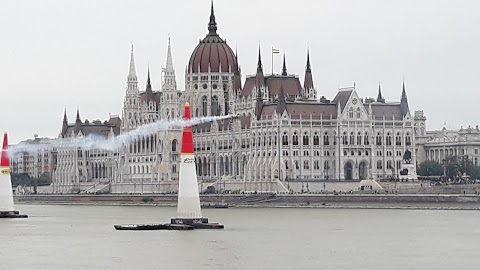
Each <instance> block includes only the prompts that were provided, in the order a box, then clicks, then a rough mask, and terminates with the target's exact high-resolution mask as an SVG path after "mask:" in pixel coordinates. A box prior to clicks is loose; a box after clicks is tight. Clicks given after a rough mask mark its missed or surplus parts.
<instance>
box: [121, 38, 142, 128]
mask: <svg viewBox="0 0 480 270" xmlns="http://www.w3.org/2000/svg"><path fill="white" fill-rule="evenodd" d="M139 97H140V91H139V89H138V78H137V71H136V69H135V56H134V53H133V45H132V50H131V52H130V66H129V70H128V76H127V89H126V94H125V100H124V101H123V119H122V130H123V131H128V130H130V129H133V128H135V127H136V125H137V123H138V122H139V119H140V98H139Z"/></svg>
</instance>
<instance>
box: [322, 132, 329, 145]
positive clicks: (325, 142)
mask: <svg viewBox="0 0 480 270" xmlns="http://www.w3.org/2000/svg"><path fill="white" fill-rule="evenodd" d="M323 145H330V140H329V137H328V132H326V131H325V134H323Z"/></svg>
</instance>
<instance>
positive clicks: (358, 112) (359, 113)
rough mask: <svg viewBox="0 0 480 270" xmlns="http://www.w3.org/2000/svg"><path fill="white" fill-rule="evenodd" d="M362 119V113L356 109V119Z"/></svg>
mask: <svg viewBox="0 0 480 270" xmlns="http://www.w3.org/2000/svg"><path fill="white" fill-rule="evenodd" d="M361 117H362V112H361V111H360V108H357V118H361Z"/></svg>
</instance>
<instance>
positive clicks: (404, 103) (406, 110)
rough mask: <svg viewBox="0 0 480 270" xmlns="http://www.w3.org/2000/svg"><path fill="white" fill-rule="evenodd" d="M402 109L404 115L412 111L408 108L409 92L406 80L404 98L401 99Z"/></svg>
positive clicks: (403, 89) (403, 90)
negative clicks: (406, 89)
mask: <svg viewBox="0 0 480 270" xmlns="http://www.w3.org/2000/svg"><path fill="white" fill-rule="evenodd" d="M400 111H402V116H403V117H405V115H407V113H409V112H410V109H409V108H408V100H407V92H406V91H405V81H403V87H402V98H401V99H400Z"/></svg>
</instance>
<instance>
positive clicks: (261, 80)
mask: <svg viewBox="0 0 480 270" xmlns="http://www.w3.org/2000/svg"><path fill="white" fill-rule="evenodd" d="M256 84H257V89H258V90H260V89H261V88H263V87H265V76H264V75H263V65H262V53H261V51H260V45H259V46H258V62H257V74H256Z"/></svg>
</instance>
